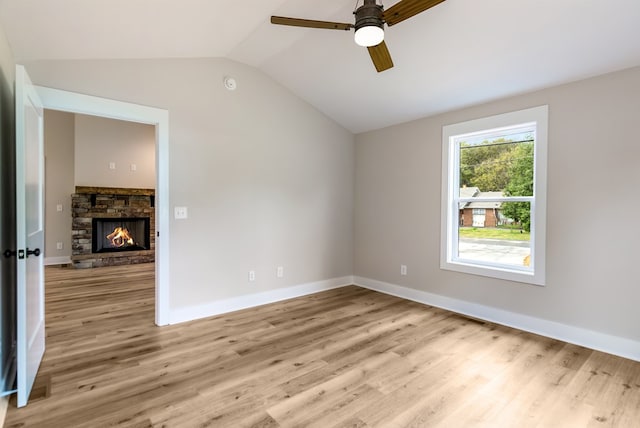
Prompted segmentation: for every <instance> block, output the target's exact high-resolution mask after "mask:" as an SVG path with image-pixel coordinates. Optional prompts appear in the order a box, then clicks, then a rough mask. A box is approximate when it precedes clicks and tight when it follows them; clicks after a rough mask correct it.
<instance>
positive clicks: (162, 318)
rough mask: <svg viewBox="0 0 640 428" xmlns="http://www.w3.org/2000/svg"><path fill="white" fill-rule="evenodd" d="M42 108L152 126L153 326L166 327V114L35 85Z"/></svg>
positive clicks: (167, 217) (167, 190) (167, 257)
mask: <svg viewBox="0 0 640 428" xmlns="http://www.w3.org/2000/svg"><path fill="white" fill-rule="evenodd" d="M35 88H36V91H37V93H38V95H39V96H40V99H41V100H42V104H43V106H44V108H45V109H49V110H58V111H65V112H69V113H78V114H87V115H91V116H99V117H106V118H110V119H118V120H125V121H129V122H137V123H143V124H147V125H154V126H155V129H156V200H155V205H156V249H155V251H156V254H155V260H156V267H155V269H156V275H155V283H156V284H155V285H156V293H155V307H156V311H155V323H156V325H158V326H161V325H168V324H169V319H170V317H169V310H170V309H169V308H170V305H169V296H170V293H169V260H170V259H169V223H170V222H169V220H170V216H169V212H170V210H169V207H170V206H169V111H168V110H164V109H159V108H155V107H147V106H143V105H139V104H133V103H128V102H124V101H116V100H111V99H107V98H100V97H94V96H90V95H84V94H79V93H76V92H68V91H63V90H60V89H53V88H45V87H43V86H37V85H35Z"/></svg>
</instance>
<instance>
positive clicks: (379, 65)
mask: <svg viewBox="0 0 640 428" xmlns="http://www.w3.org/2000/svg"><path fill="white" fill-rule="evenodd" d="M367 50H368V51H369V55H370V56H371V61H373V65H375V67H376V70H378V73H380V72H381V71H385V70H388V69H390V68H392V67H393V60H392V59H391V54H390V53H389V49H387V44H386V43H385V42H384V40H383V41H382V43H380V44H379V45H377V46H369V47H368V48H367Z"/></svg>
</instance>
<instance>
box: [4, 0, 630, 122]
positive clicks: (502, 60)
mask: <svg viewBox="0 0 640 428" xmlns="http://www.w3.org/2000/svg"><path fill="white" fill-rule="evenodd" d="M355 3H356V2H355V1H354V0H321V1H320V0H244V1H238V0H236V1H223V0H180V1H176V0H110V1H103V0H56V1H44V0H0V23H1V25H2V27H3V28H4V30H5V32H6V35H7V39H8V40H9V43H10V45H11V48H12V51H13V54H14V56H15V58H16V60H17V61H18V62H20V61H27V60H37V59H85V58H86V59H106V58H175V57H181V58H185V57H227V58H230V59H233V60H236V61H240V62H243V63H246V64H249V65H252V66H255V67H257V68H258V69H260V70H262V71H263V72H265V73H266V74H268V75H270V76H271V77H273V78H274V79H275V80H277V81H278V82H280V83H281V84H282V85H284V86H286V87H288V88H289V89H290V90H292V91H293V92H294V93H296V94H297V95H298V96H300V97H301V98H303V99H305V100H306V101H308V102H309V103H311V104H313V105H314V106H316V107H317V108H318V109H320V110H321V111H323V112H324V113H325V114H327V115H328V116H330V117H332V118H333V119H334V120H336V121H337V122H339V123H341V124H342V125H343V126H345V127H346V128H347V129H350V130H351V131H353V132H355V133H359V132H363V131H368V130H372V129H377V128H382V127H385V126H388V125H392V124H396V123H401V122H405V121H408V120H411V119H415V118H419V117H424V116H429V115H432V114H436V113H440V112H443V111H448V110H452V109H456V108H460V107H463V106H468V105H472V104H477V103H481V102H485V101H489V100H493V99H497V98H502V97H505V96H508V95H513V94H518V93H523V92H527V91H531V90H535V89H538V88H543V87H547V86H551V85H555V84H559V83H564V82H569V81H573V80H578V79H582V78H585V77H589V76H594V75H598V74H603V73H607V72H610V71H614V70H619V69H623V68H628V67H632V66H638V65H640V0H447V1H445V2H444V3H442V4H440V5H438V6H436V7H434V8H433V9H430V10H428V11H426V12H423V13H422V14H420V15H418V16H415V17H413V18H411V19H410V20H407V21H404V22H402V23H400V24H398V25H396V26H394V27H392V28H387V29H386V33H385V40H386V41H387V46H388V47H389V50H390V52H391V55H392V57H393V60H394V63H395V67H394V68H393V69H391V70H388V71H385V72H383V73H377V72H376V71H375V69H374V68H373V64H372V63H371V60H370V58H369V55H368V53H367V51H366V49H365V48H360V47H358V46H357V45H355V43H354V42H353V33H347V32H345V31H336V30H316V29H306V28H294V27H284V26H275V25H271V24H270V23H269V17H270V15H283V16H292V17H298V18H307V19H318V20H330V21H338V22H352V21H353V16H352V11H353V8H354V6H355ZM359 3H360V4H361V3H362V1H360V2H359ZM395 3H397V0H390V1H383V4H384V5H385V7H387V8H388V7H390V6H392V5H393V4H395Z"/></svg>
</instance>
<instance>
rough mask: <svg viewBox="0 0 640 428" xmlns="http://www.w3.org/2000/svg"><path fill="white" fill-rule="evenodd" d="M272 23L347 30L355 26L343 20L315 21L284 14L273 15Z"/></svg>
mask: <svg viewBox="0 0 640 428" xmlns="http://www.w3.org/2000/svg"><path fill="white" fill-rule="evenodd" d="M271 23H272V24H277V25H290V26H292V27H308V28H323V29H327V30H346V31H349V30H351V29H352V28H353V24H344V23H341V22H329V21H314V20H311V19H300V18H286V17H284V16H272V17H271Z"/></svg>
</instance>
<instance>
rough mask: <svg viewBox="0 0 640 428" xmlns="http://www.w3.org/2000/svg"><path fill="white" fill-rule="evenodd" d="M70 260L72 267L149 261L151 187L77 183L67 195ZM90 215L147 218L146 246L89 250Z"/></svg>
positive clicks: (152, 240)
mask: <svg viewBox="0 0 640 428" xmlns="http://www.w3.org/2000/svg"><path fill="white" fill-rule="evenodd" d="M71 206H72V214H71V215H72V226H71V233H72V237H71V247H72V250H71V251H72V252H71V261H72V262H73V265H74V267H76V268H91V267H99V266H114V265H125V264H136V263H149V262H153V261H154V260H155V235H156V233H155V190H153V189H127V188H115V187H91V186H77V187H76V193H74V194H73V195H71ZM94 218H114V219H116V218H149V242H150V247H149V250H143V251H128V252H115V253H93V252H92V234H93V225H92V222H93V219H94Z"/></svg>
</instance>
